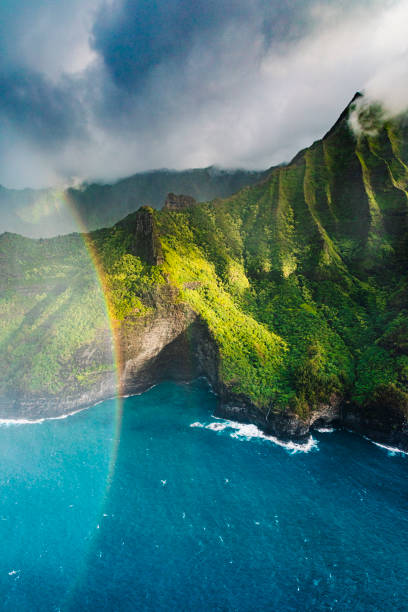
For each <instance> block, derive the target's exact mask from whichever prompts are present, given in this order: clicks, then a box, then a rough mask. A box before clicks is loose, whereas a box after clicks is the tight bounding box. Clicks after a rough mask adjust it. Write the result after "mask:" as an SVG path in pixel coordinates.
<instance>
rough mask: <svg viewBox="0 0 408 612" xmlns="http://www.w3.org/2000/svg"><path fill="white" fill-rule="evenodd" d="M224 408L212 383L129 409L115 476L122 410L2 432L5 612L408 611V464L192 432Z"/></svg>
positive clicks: (341, 448) (343, 445)
mask: <svg viewBox="0 0 408 612" xmlns="http://www.w3.org/2000/svg"><path fill="white" fill-rule="evenodd" d="M214 407H215V398H214V396H213V395H212V394H211V393H210V392H209V390H208V387H207V386H206V384H205V383H204V382H202V381H197V382H195V383H193V384H191V385H177V384H174V383H164V384H162V385H160V386H158V387H156V388H154V389H151V390H150V391H148V392H147V393H145V394H143V395H141V396H138V397H133V398H128V399H127V400H125V402H124V407H123V418H122V425H121V429H120V441H119V445H118V447H117V456H116V462H115V466H114V470H112V466H113V459H114V457H115V451H114V446H115V423H116V418H115V415H116V407H115V403H114V402H113V401H108V402H104V403H103V404H100V405H99V406H95V407H93V408H91V409H89V410H86V411H83V412H81V413H78V414H76V415H73V416H71V417H69V418H67V419H64V420H56V421H46V422H44V423H41V424H35V425H10V426H1V427H0V453H1V461H0V482H1V498H0V597H1V606H0V608H1V609H2V610H7V611H9V610H10V611H13V612H15V611H21V610H22V611H24V610H28V611H30V612H31V611H36V610H41V611H43V610H44V611H48V610H50V611H55V610H98V611H99V610H155V611H156V610H157V611H160V610H194V611H196V610H239V611H241V610H279V611H286V610H342V611H343V610H359V611H360V610H364V611H366V610H407V609H408V590H407V586H408V584H407V583H408V579H407V577H408V479H407V474H408V457H404V456H402V455H394V456H390V455H389V454H387V451H385V450H384V449H381V448H378V447H376V446H374V445H373V444H371V443H370V442H368V441H366V440H363V439H361V438H359V437H358V436H356V435H353V434H350V433H347V432H334V433H330V434H329V433H322V434H319V433H317V434H315V435H314V437H315V439H316V440H317V447H314V448H312V450H311V451H310V452H308V453H303V452H298V453H296V454H290V453H289V452H288V451H287V450H285V449H284V448H282V447H279V446H276V445H274V444H273V443H272V442H270V441H267V440H263V439H260V438H252V439H248V438H245V437H242V436H241V437H237V438H234V437H231V434H236V433H237V432H236V430H235V429H233V428H225V429H223V430H221V431H218V432H217V431H213V430H211V429H208V428H206V427H200V426H196V427H190V425H191V424H192V423H196V422H198V423H201V424H202V425H206V424H210V423H214V422H217V421H216V419H214V418H212V417H211V415H212V413H213V410H214ZM218 422H219V423H222V421H218ZM109 483H110V485H109Z"/></svg>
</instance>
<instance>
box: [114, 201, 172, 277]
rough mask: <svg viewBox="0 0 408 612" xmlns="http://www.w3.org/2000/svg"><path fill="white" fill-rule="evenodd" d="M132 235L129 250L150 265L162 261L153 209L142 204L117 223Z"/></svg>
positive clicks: (155, 264) (158, 263)
mask: <svg viewBox="0 0 408 612" xmlns="http://www.w3.org/2000/svg"><path fill="white" fill-rule="evenodd" d="M118 227H124V228H126V231H127V232H129V233H130V235H131V236H132V239H131V244H130V252H131V253H132V255H136V256H137V257H140V259H141V260H142V261H144V262H146V263H147V264H148V265H150V266H157V265H160V264H162V263H163V252H162V247H161V244H160V238H159V234H158V231H157V227H156V222H155V219H154V213H153V209H152V208H149V207H148V206H142V207H141V208H139V210H138V211H137V212H136V213H134V214H132V215H129V216H128V217H126V218H125V219H123V221H121V222H120V223H118Z"/></svg>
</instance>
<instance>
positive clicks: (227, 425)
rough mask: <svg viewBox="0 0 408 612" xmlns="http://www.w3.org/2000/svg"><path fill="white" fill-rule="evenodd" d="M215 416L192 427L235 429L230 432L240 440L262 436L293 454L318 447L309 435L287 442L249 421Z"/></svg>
mask: <svg viewBox="0 0 408 612" xmlns="http://www.w3.org/2000/svg"><path fill="white" fill-rule="evenodd" d="M213 418H215V419H217V420H216V421H215V422H213V423H208V424H207V425H205V424H203V423H198V422H196V423H191V425H190V427H204V428H205V429H211V430H212V431H216V432H220V431H224V430H225V429H233V430H234V431H233V432H232V433H230V436H231V438H237V439H238V440H252V439H253V438H260V439H262V440H267V441H268V442H272V443H273V444H276V445H277V446H281V447H282V448H285V449H286V450H288V451H290V452H291V453H292V454H294V453H299V452H300V453H308V452H309V451H311V450H312V449H317V448H318V445H317V441H316V440H315V439H314V438H313V437H312V436H309V438H308V439H307V441H306V442H303V443H301V442H293V441H292V440H289V441H288V442H285V441H284V440H280V439H279V438H277V437H276V436H269V435H267V434H265V433H263V431H261V430H260V429H259V428H258V427H257V426H256V425H250V424H247V423H239V422H237V421H229V420H226V419H220V418H218V417H214V416H213Z"/></svg>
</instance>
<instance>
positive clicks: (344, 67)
mask: <svg viewBox="0 0 408 612" xmlns="http://www.w3.org/2000/svg"><path fill="white" fill-rule="evenodd" d="M78 1H79V0H78ZM96 5H97V1H96V0H95V2H92V1H91V0H89V2H88V3H86V10H85V12H84V13H81V11H80V10H79V9H78V15H79V16H78V15H77V16H76V20H77V21H76V22H78V20H79V22H80V24H82V25H80V27H79V30H78V36H77V35H76V34H75V35H74V34H72V36H73V38H72V40H75V41H76V42H74V43H73V48H74V49H75V53H74V54H73V55H71V56H70V55H69V53H65V51H64V52H62V51H61V53H57V56H56V59H55V62H53V61H52V60H45V59H44V60H42V59H41V58H42V57H43V55H42V53H45V51H41V49H40V50H38V51H37V56H36V61H38V62H39V63H40V64H41V63H42V62H43V65H44V70H45V71H46V72H47V74H48V75H49V76H51V77H52V78H53V79H56V78H57V75H58V74H60V73H61V72H64V71H65V72H67V71H70V72H78V71H79V72H80V74H76V75H75V79H76V80H75V79H74V80H72V84H73V87H77V94H76V95H77V96H78V98H79V99H80V100H81V104H82V108H83V113H84V116H86V117H87V124H88V129H89V134H90V136H89V138H88V139H87V140H86V139H85V140H82V141H81V142H80V143H79V142H78V141H77V140H75V139H73V140H72V141H70V142H67V143H66V144H65V145H64V146H61V148H60V150H58V151H55V149H54V150H53V151H52V154H51V153H50V154H49V153H48V152H47V150H46V149H44V148H42V149H41V150H38V151H36V156H35V162H34V161H33V168H34V167H35V171H34V172H32V171H30V169H29V165H30V162H29V153H30V151H31V150H32V146H31V145H27V143H25V141H24V137H23V135H22V137H21V138H19V140H18V141H17V140H16V141H15V143H16V147H15V150H14V153H13V155H12V156H10V157H9V159H8V163H7V164H6V165H4V164H3V169H2V170H1V171H0V182H2V183H5V184H8V185H12V184H13V185H18V186H23V185H25V184H28V183H30V184H34V183H35V184H37V185H44V183H45V182H47V181H50V180H53V179H52V177H56V176H59V177H61V180H62V179H64V180H65V179H67V178H68V179H69V177H70V176H73V175H80V176H85V177H89V178H97V179H104V180H112V179H114V178H117V177H120V176H125V175H128V174H130V173H133V172H136V171H140V170H146V169H151V168H160V167H169V168H179V169H180V168H186V167H197V166H205V165H209V164H213V163H216V164H220V165H222V166H224V167H232V166H245V167H248V168H264V167H268V166H270V165H273V164H278V163H281V162H283V161H288V160H289V159H290V158H291V157H292V156H293V155H294V154H295V153H296V152H297V151H298V150H299V149H300V148H303V147H304V146H307V145H309V144H310V143H311V142H312V141H313V140H315V139H317V138H319V137H321V136H322V135H323V134H324V133H325V132H326V131H327V130H328V129H329V128H330V127H331V125H332V124H333V122H334V121H335V120H336V119H337V117H338V115H339V113H340V112H341V110H342V109H343V108H344V106H345V105H346V103H347V102H348V101H349V100H350V99H351V97H352V96H353V94H354V93H355V91H357V90H362V89H363V90H365V91H366V93H367V95H368V96H369V97H370V98H372V99H380V100H381V101H383V102H384V103H385V104H386V105H387V108H388V109H389V110H390V112H399V111H400V110H402V109H403V108H405V107H407V106H408V37H407V36H406V24H407V23H408V0H400V1H395V2H384V3H380V4H378V3H374V2H373V3H370V2H368V3H364V4H363V5H356V6H355V8H353V9H348V10H344V8H342V9H340V8H338V5H336V6H331V7H328V6H327V5H326V6H325V5H315V6H314V7H313V8H312V10H311V17H310V20H311V21H309V26H308V30H307V33H306V31H305V34H304V36H303V37H300V38H298V39H297V40H292V42H291V43H290V44H284V43H282V41H280V42H279V43H276V44H275V43H273V41H272V44H271V46H270V47H269V48H268V50H267V51H265V45H266V41H265V38H264V33H263V32H262V30H261V28H260V27H259V23H258V22H257V21H256V20H254V21H252V22H248V23H246V24H243V23H240V24H239V26H238V25H237V24H235V25H230V26H229V27H228V28H227V29H226V30H225V31H224V34H223V35H222V36H220V37H219V39H218V40H217V41H216V42H212V44H211V45H209V44H208V41H207V40H200V39H199V38H196V39H195V40H194V41H193V44H192V47H191V49H190V53H189V56H188V58H187V60H185V61H184V63H183V64H182V65H181V64H180V63H177V61H175V62H173V63H172V62H170V61H169V62H168V63H166V64H160V65H159V66H157V67H156V69H155V70H154V71H153V73H152V75H151V76H150V79H149V80H148V82H147V84H146V85H145V86H144V88H143V89H142V90H141V92H139V93H138V94H132V95H127V94H126V92H123V91H119V90H117V89H115V86H114V84H113V83H111V82H110V81H109V75H108V74H107V72H106V70H105V68H104V67H103V65H102V63H101V61H100V60H98V59H97V58H96V56H95V55H94V54H93V52H91V51H90V49H89V44H88V34H89V28H90V23H91V20H92V19H91V18H92V11H93V10H94V8H95V6H96ZM81 15H82V17H81ZM81 20H82V21H81ZM81 28H82V29H81ZM39 31H40V30H39ZM37 34H38V32H37ZM55 36H56V37H57V38H58V37H59V31H58V30H57V31H56V34H55ZM61 36H62V39H61V40H63V41H64V44H67V40H68V38H69V36H68V38H67V37H65V39H64V37H63V35H62V34H61ZM76 36H77V38H76ZM53 45H54V46H55V45H56V42H55V40H54V42H53ZM45 49H46V46H44V50H45ZM41 65H42V64H41ZM20 152H21V155H20ZM4 168H6V172H5V171H4ZM33 175H35V179H34V178H33ZM17 176H18V177H19V178H18V180H16V178H15V177H17ZM11 177H12V178H11ZM53 182H54V183H55V182H56V181H55V180H53Z"/></svg>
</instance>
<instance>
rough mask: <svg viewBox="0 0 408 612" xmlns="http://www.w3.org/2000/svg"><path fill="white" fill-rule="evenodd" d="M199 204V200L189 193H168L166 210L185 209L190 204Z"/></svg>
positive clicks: (165, 204)
mask: <svg viewBox="0 0 408 612" xmlns="http://www.w3.org/2000/svg"><path fill="white" fill-rule="evenodd" d="M195 204H197V201H196V200H195V199H194V198H192V197H191V196H188V195H176V194H175V193H169V194H167V198H166V201H165V203H164V207H163V208H165V209H166V210H184V209H185V208H189V207H190V206H194V205H195Z"/></svg>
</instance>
